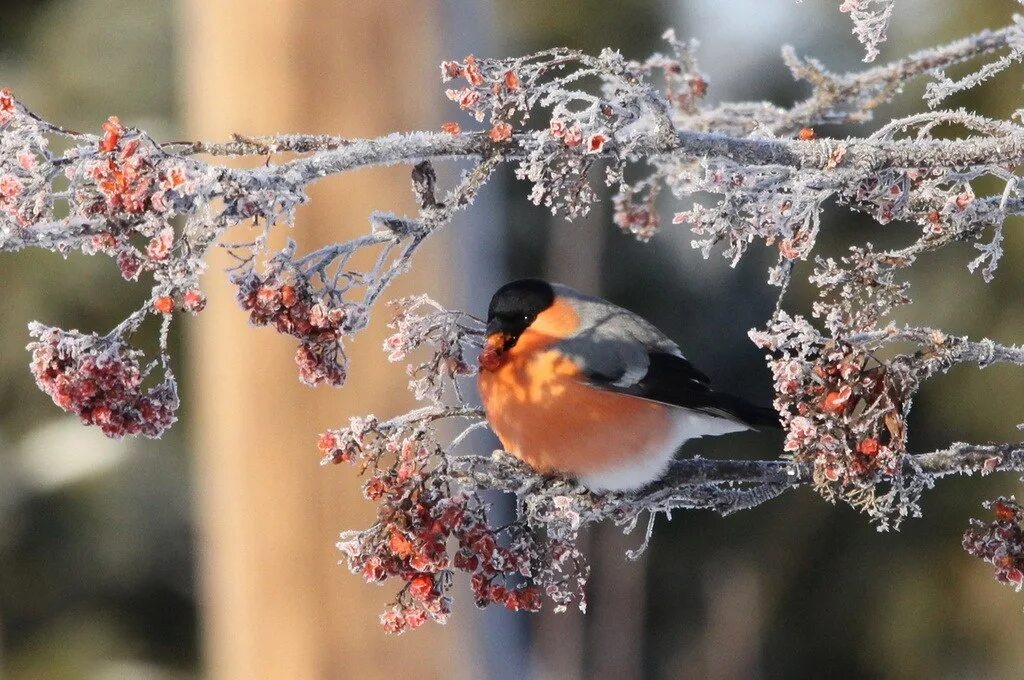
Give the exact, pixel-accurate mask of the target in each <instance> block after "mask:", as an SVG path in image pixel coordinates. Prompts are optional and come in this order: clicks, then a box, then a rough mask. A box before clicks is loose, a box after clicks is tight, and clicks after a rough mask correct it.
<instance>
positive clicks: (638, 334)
mask: <svg viewBox="0 0 1024 680" xmlns="http://www.w3.org/2000/svg"><path fill="white" fill-rule="evenodd" d="M479 364H480V369H479V372H478V376H477V386H478V389H479V392H480V398H481V402H482V404H483V407H484V414H485V416H486V419H487V422H488V425H489V426H490V428H491V429H492V430H493V431H494V433H495V434H496V435H497V437H498V439H499V441H500V442H501V445H502V447H503V448H504V450H505V451H506V452H507V453H510V454H512V455H513V456H515V457H516V458H518V459H520V460H521V461H523V462H524V463H526V464H527V465H529V466H530V467H531V468H532V469H533V470H535V471H537V472H539V473H541V474H544V475H559V476H564V477H569V478H572V479H574V480H575V481H577V482H578V483H580V484H582V485H583V486H584V487H586V488H587V489H588V490H590V491H594V492H605V491H614V492H627V491H636V490H639V489H642V488H643V487H645V486H648V485H650V484H651V483H652V482H655V481H657V480H658V479H659V478H661V477H662V476H664V474H665V472H666V471H667V470H668V468H669V466H670V465H671V462H672V460H673V458H674V456H675V455H676V453H677V451H678V450H679V448H680V446H682V444H683V443H684V442H686V441H688V440H690V439H695V438H698V437H707V436H717V435H724V434H729V433H733V432H741V431H744V430H751V429H757V428H772V427H774V428H778V427H780V425H779V416H778V414H777V413H776V412H775V411H774V410H772V409H771V408H766V407H760V406H755V405H754V404H751V403H750V402H748V401H746V400H745V399H743V398H741V397H737V396H734V395H731V394H726V393H724V392H718V391H715V390H714V389H712V388H711V381H710V379H709V378H708V377H707V376H706V375H705V374H704V373H702V372H701V371H700V370H698V369H697V368H696V367H695V366H694V365H693V364H692V363H690V361H689V360H688V359H687V358H686V357H685V356H684V355H683V353H682V351H680V349H679V346H678V345H677V344H676V343H675V342H673V341H672V340H671V339H669V338H668V336H666V335H665V334H664V333H662V332H661V331H660V330H658V329H657V328H656V327H655V326H654V325H653V324H651V323H649V322H648V321H646V320H645V319H643V318H641V317H640V316H638V315H637V314H634V313H633V312H631V311H629V310H627V309H624V308H622V307H619V306H617V305H615V304H613V303H611V302H609V301H607V300H604V299H602V298H599V297H594V296H590V295H586V294H584V293H580V292H578V291H576V290H573V289H572V288H570V287H568V286H565V285H562V284H559V283H549V282H547V281H544V280H541V279H520V280H517V281H512V282H511V283H508V284H505V285H504V286H502V287H501V288H499V289H498V290H497V292H495V293H494V296H493V297H492V298H491V302H490V305H489V306H488V310H487V328H486V335H485V339H484V346H483V349H482V350H481V353H480V358H479Z"/></svg>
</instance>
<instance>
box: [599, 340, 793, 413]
mask: <svg viewBox="0 0 1024 680" xmlns="http://www.w3.org/2000/svg"><path fill="white" fill-rule="evenodd" d="M647 356H648V358H649V360H650V363H649V365H648V367H647V373H646V374H645V375H644V377H643V378H641V379H640V380H638V381H637V382H636V383H634V384H632V385H628V386H621V385H616V384H615V381H614V379H611V378H608V377H603V376H593V375H591V376H590V380H591V382H592V383H593V384H594V385H595V386H598V387H601V388H602V389H607V390H610V391H612V392H618V393H620V394H628V395H631V396H634V397H640V398H641V399H649V400H651V401H657V402H661V403H663V404H669V405H671V406H679V407H682V408H688V409H693V410H697V411H704V412H706V413H708V414H709V415H715V416H719V417H724V418H730V419H733V420H739V421H742V422H744V423H746V424H747V425H750V426H752V427H779V416H778V414H777V413H776V412H775V411H774V410H772V409H770V408H764V407H761V406H755V405H753V404H751V403H750V402H748V401H747V400H746V399H743V398H741V397H736V396H733V395H731V394H724V393H722V392H715V391H714V390H712V389H711V379H710V378H708V377H707V376H706V375H704V373H702V372H701V371H700V370H698V369H697V367H695V366H694V365H693V364H692V363H690V362H689V361H688V360H687V359H685V358H684V357H681V356H677V355H675V354H669V353H667V352H650V353H648V355H647Z"/></svg>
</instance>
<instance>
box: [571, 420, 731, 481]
mask: <svg viewBox="0 0 1024 680" xmlns="http://www.w3.org/2000/svg"><path fill="white" fill-rule="evenodd" d="M673 419H674V421H675V425H674V427H673V431H672V435H671V436H670V437H669V438H668V439H666V440H665V442H664V443H663V444H662V445H660V446H656V447H652V448H650V449H648V450H646V451H642V452H637V453H635V454H633V453H631V454H630V455H628V456H623V457H622V458H623V459H625V460H628V461H629V462H628V463H624V464H622V465H619V466H616V467H608V468H604V469H601V470H596V471H594V472H590V473H587V474H585V475H580V477H579V481H580V483H581V484H583V485H584V486H586V487H587V488H588V489H590V490H591V491H635V490H637V489H641V488H643V487H645V486H647V485H648V484H650V483H651V482H654V481H656V480H658V479H660V478H661V477H662V476H663V475H664V474H665V472H666V471H668V468H669V465H670V464H671V462H672V458H673V457H674V456H675V454H676V451H678V450H679V447H680V446H682V445H683V443H684V442H686V441H688V440H690V439H697V438H699V437H709V436H710V437H713V436H716V435H720V434H729V433H732V432H742V431H743V430H749V429H751V428H750V427H749V426H747V425H744V424H742V423H737V422H734V421H731V420H726V419H725V418H716V417H714V416H709V415H705V414H703V413H699V412H697V411H691V410H689V409H683V408H680V409H675V410H674V413H673Z"/></svg>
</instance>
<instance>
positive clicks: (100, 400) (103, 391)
mask: <svg viewBox="0 0 1024 680" xmlns="http://www.w3.org/2000/svg"><path fill="white" fill-rule="evenodd" d="M30 332H31V334H32V337H34V338H35V341H34V342H32V343H31V344H29V346H28V349H29V351H31V352H32V363H31V364H30V367H31V369H32V374H33V375H34V376H35V378H36V382H37V384H38V385H39V387H40V389H42V390H43V392H45V393H46V394H47V395H49V396H50V398H51V399H53V403H55V404H57V406H59V407H60V408H62V409H64V410H65V411H67V412H69V413H74V414H75V415H77V416H78V417H79V418H81V420H82V422H83V423H84V424H86V425H96V426H98V427H99V428H100V429H101V430H102V431H103V434H105V435H107V436H108V437H114V438H121V437H124V436H126V435H138V434H141V435H145V436H146V437H159V436H160V435H161V434H163V432H164V431H165V430H166V429H167V428H169V427H170V426H171V425H172V424H174V422H175V421H176V420H177V418H176V417H175V412H176V411H177V410H178V391H177V383H176V382H175V380H174V377H173V376H172V375H171V374H170V373H166V374H165V376H164V379H163V380H162V381H161V382H159V383H158V384H157V385H155V386H154V387H150V388H145V387H143V381H144V380H145V379H146V376H147V373H148V372H149V371H150V370H151V367H143V366H141V365H140V364H139V359H140V358H141V356H142V352H141V351H140V350H137V349H134V348H132V347H129V346H126V345H125V344H124V342H123V340H121V339H119V338H110V337H100V336H98V335H95V334H93V335H83V334H81V333H78V332H77V331H64V330H61V329H60V328H53V327H48V326H43V325H42V324H32V326H31V327H30Z"/></svg>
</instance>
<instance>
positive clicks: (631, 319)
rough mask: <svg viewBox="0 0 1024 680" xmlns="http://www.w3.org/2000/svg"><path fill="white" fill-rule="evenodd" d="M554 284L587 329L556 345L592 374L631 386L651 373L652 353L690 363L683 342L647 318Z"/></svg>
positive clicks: (616, 384) (702, 378)
mask: <svg viewBox="0 0 1024 680" xmlns="http://www.w3.org/2000/svg"><path fill="white" fill-rule="evenodd" d="M553 287H554V288H555V293H556V294H557V295H559V296H560V297H563V298H566V299H567V300H569V301H570V302H571V303H572V304H573V306H574V307H575V308H576V312H577V314H579V316H580V328H581V329H584V330H581V331H578V332H577V333H576V334H574V335H572V336H569V337H568V338H566V339H565V340H562V341H561V342H559V343H558V345H557V346H556V347H557V349H558V350H559V351H561V352H562V353H564V354H566V355H568V356H569V357H571V358H572V359H573V360H574V361H575V362H576V363H577V364H579V365H580V366H581V367H582V368H583V371H584V373H585V374H586V375H587V377H588V378H590V379H592V380H594V381H595V382H601V383H607V384H609V385H612V386H614V387H618V388H625V387H630V386H632V385H635V384H637V383H638V382H640V380H641V379H643V377H644V376H645V375H647V369H648V368H649V366H650V362H651V359H650V356H651V354H652V353H656V354H666V355H671V356H675V357H678V358H679V359H680V360H681V361H682V362H685V363H686V364H687V365H689V362H687V361H686V359H685V358H684V357H683V354H682V352H680V351H679V346H678V345H676V343H674V342H672V340H670V339H669V338H668V337H667V336H666V335H665V334H664V333H662V332H661V331H659V330H658V329H657V328H656V327H655V326H654V325H653V324H651V323H649V322H648V321H647V320H645V319H643V318H641V317H639V316H637V315H636V314H634V313H633V312H631V311H629V310H627V309H623V308H622V307H619V306H617V305H613V304H612V303H610V302H608V301H607V300H602V299H600V298H595V297H590V296H587V295H583V294H582V293H579V292H577V291H575V290H573V289H571V288H569V287H568V286H563V285H561V284H553ZM692 371H693V377H694V378H695V379H697V380H698V381H699V382H703V383H704V384H706V383H707V382H708V378H707V377H706V376H704V375H703V374H702V373H700V372H699V371H697V370H696V369H695V368H694V369H692Z"/></svg>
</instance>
